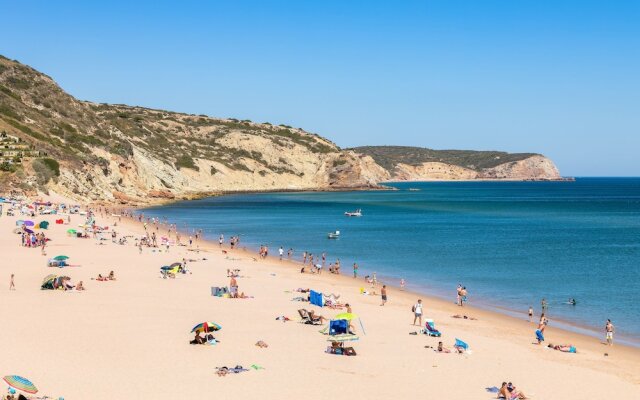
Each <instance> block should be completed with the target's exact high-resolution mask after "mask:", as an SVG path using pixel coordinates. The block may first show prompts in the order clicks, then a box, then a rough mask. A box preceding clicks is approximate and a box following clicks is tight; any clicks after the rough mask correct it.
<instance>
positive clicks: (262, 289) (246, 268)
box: [0, 199, 640, 400]
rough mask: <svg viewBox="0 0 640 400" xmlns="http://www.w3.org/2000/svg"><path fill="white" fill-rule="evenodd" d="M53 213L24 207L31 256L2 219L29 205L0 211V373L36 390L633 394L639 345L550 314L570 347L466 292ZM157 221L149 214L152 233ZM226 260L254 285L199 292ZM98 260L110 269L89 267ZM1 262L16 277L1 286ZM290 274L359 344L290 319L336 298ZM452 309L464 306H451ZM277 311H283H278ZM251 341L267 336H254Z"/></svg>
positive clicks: (120, 394) (105, 393)
mask: <svg viewBox="0 0 640 400" xmlns="http://www.w3.org/2000/svg"><path fill="white" fill-rule="evenodd" d="M53 200H54V201H55V200H56V199H53ZM5 210H6V207H5ZM57 218H59V217H58V216H55V215H50V216H47V215H45V216H36V217H35V218H29V219H33V220H34V221H36V222H39V221H43V220H45V221H49V222H50V226H49V229H48V230H46V231H45V232H46V235H47V236H48V237H50V238H51V239H52V241H51V242H49V245H48V246H47V248H46V252H47V255H46V256H44V255H42V254H41V251H40V249H35V248H25V247H22V246H20V236H19V235H17V234H14V233H12V231H13V230H14V229H15V227H16V225H15V221H16V220H18V219H26V218H24V217H21V216H19V215H16V216H15V217H8V216H6V215H2V217H0V251H1V254H3V255H4V260H3V262H2V264H1V265H0V311H1V313H2V315H3V317H4V324H3V325H4V329H3V332H4V333H3V339H4V340H2V341H0V354H1V355H2V356H1V357H0V373H1V374H2V376H4V375H9V374H16V375H21V376H24V377H26V378H29V379H30V380H31V381H32V382H34V383H35V384H36V386H38V388H39V389H40V392H39V393H38V395H45V394H46V395H48V396H51V397H54V398H57V397H58V396H63V397H64V398H65V399H66V400H69V399H71V400H75V399H113V398H125V399H143V398H149V399H151V398H154V399H180V398H215V397H218V396H222V397H230V398H237V399H252V398H258V397H263V398H276V397H279V398H294V397H301V398H306V399H316V398H317V399H320V398H327V397H338V398H345V397H355V398H369V399H382V398H408V397H414V396H437V397H440V398H447V399H492V398H496V394H494V393H489V392H487V391H486V390H485V388H487V387H492V386H500V383H501V382H502V381H511V382H513V383H514V384H515V385H516V386H517V387H518V388H519V389H521V390H523V391H524V392H525V393H526V394H527V395H528V397H530V398H532V399H602V398H624V399H627V398H628V399H632V398H640V350H639V349H637V348H632V347H627V346H621V345H615V346H613V347H607V346H605V345H604V344H603V343H602V339H603V338H602V339H600V340H598V339H594V338H592V337H588V336H582V335H579V334H576V333H572V332H567V331H563V330H560V329H558V328H555V327H554V326H553V316H551V324H550V325H549V327H548V328H547V330H546V332H545V336H546V344H548V343H554V344H569V343H570V344H572V345H574V346H575V347H577V349H578V352H577V354H568V353H563V352H560V351H554V350H551V349H547V348H546V346H545V345H542V346H539V345H535V344H533V343H534V330H535V327H536V324H532V323H529V322H528V321H524V320H519V319H516V318H512V317H509V316H505V315H501V314H498V313H493V312H489V311H485V310H480V309H477V308H474V307H472V306H466V307H464V308H462V309H461V308H460V307H457V306H456V305H454V304H453V301H451V302H446V301H443V300H440V299H436V298H433V297H430V296H429V294H428V293H420V294H418V293H411V292H404V291H400V290H399V289H398V288H394V287H389V289H388V295H389V301H388V303H387V304H386V305H385V306H384V307H381V306H380V296H367V295H362V294H360V288H361V287H364V288H366V289H367V290H371V288H370V287H369V285H367V284H365V282H364V280H363V279H362V278H359V279H357V280H356V279H353V278H351V277H350V276H347V273H349V272H350V271H349V270H347V271H344V275H342V276H336V275H333V274H328V273H326V272H324V273H323V274H322V275H316V274H301V273H300V265H299V264H298V263H295V262H290V261H279V260H278V259H277V258H275V257H271V258H269V259H267V260H258V261H256V260H254V259H255V258H256V257H257V255H256V254H253V253H248V252H246V251H242V250H233V251H231V250H230V249H229V248H228V247H227V246H225V247H224V250H225V251H226V254H225V253H223V251H221V249H220V248H219V246H218V244H217V243H209V242H204V241H202V240H201V241H200V242H199V243H198V246H199V249H200V251H199V252H196V251H193V249H189V248H188V247H186V246H179V247H176V246H172V247H171V248H170V249H169V251H168V252H167V251H166V249H165V248H161V249H154V248H146V247H145V248H143V251H142V253H140V252H139V250H138V248H137V247H135V246H134V245H133V239H131V240H129V244H127V245H118V244H113V243H111V240H110V238H109V236H108V235H105V236H104V237H105V238H107V240H103V241H98V240H95V239H92V238H88V239H80V238H76V237H71V236H69V235H67V233H66V231H67V229H69V228H76V227H77V226H78V225H79V224H82V223H83V222H84V220H85V217H84V216H81V215H77V214H74V215H71V217H70V218H71V223H70V224H68V225H67V224H64V225H57V224H55V223H54V220H55V219H57ZM64 218H65V220H66V216H65V217H64ZM96 219H97V224H98V225H99V226H109V232H110V231H111V230H113V229H115V230H116V232H117V233H118V237H121V236H126V235H132V236H134V237H140V236H141V235H143V234H144V228H143V227H142V225H141V224H139V223H137V222H134V221H132V220H129V219H127V218H124V217H123V218H122V220H121V222H118V223H117V226H115V227H114V222H115V221H116V220H117V218H115V217H107V216H105V217H101V215H100V214H99V213H98V214H97V215H96ZM165 235H166V227H164V226H161V227H160V230H159V232H158V236H165ZM194 248H195V246H194ZM273 250H275V249H273ZM273 250H272V251H273ZM59 254H64V255H67V256H69V257H70V259H69V263H70V264H71V265H72V266H70V267H66V268H64V269H58V268H49V267H47V266H46V261H47V260H48V259H49V258H50V257H53V256H56V255H59ZM183 258H186V259H193V260H195V261H190V262H188V268H189V270H190V271H191V272H192V273H191V274H179V275H178V276H177V277H176V278H175V279H162V278H161V276H160V273H159V269H160V267H161V266H163V265H169V264H171V263H172V262H176V261H181V260H182V259H183ZM236 268H237V269H240V271H241V272H240V274H241V277H240V278H238V283H239V290H240V291H241V292H244V293H245V294H247V295H249V296H253V297H252V298H248V299H227V298H220V297H213V296H211V287H212V286H228V285H229V278H228V277H227V269H236ZM343 269H344V268H343ZM111 270H113V271H114V272H115V275H116V278H117V280H115V281H107V282H100V281H96V280H92V278H95V277H97V276H98V274H102V275H106V274H108V273H109V271H111ZM12 273H13V274H15V284H16V290H15V291H10V290H9V277H10V275H11V274H12ZM51 273H58V274H64V275H68V276H70V277H71V278H72V280H73V282H74V283H77V282H78V281H81V280H82V281H83V282H84V285H85V287H86V290H85V291H83V292H77V291H61V290H40V285H41V282H42V279H43V278H44V277H45V276H46V275H48V274H51ZM381 283H384V282H381ZM297 288H305V289H306V288H311V289H314V290H317V291H320V292H323V293H325V294H328V293H335V294H339V295H340V301H341V302H342V303H350V304H351V306H352V308H353V312H354V313H356V314H357V315H359V316H360V319H361V321H362V326H363V327H364V329H365V331H363V329H362V327H361V326H360V324H358V323H356V324H355V327H356V333H357V334H358V335H359V337H360V340H359V341H356V342H353V343H352V345H353V347H354V348H355V349H356V351H357V356H355V357H346V356H338V355H331V354H327V353H326V352H325V349H326V347H327V345H328V344H329V343H328V342H327V336H325V335H323V334H321V333H319V330H320V329H321V328H322V326H312V325H305V324H301V323H298V321H299V319H300V318H299V316H298V312H297V310H298V309H299V308H306V309H314V310H315V312H316V313H317V314H320V315H323V316H324V317H326V318H331V317H333V316H334V315H336V314H338V313H340V312H341V311H339V310H332V309H328V308H318V307H315V306H311V305H309V303H303V302H297V301H292V298H294V297H297V296H299V295H300V294H299V293H296V292H295V289H297ZM376 291H377V292H378V293H379V292H380V288H379V287H378V288H376ZM418 298H421V299H422V301H423V304H424V309H425V317H426V318H432V319H434V320H435V322H436V326H437V328H438V329H439V330H440V331H441V332H442V338H441V339H438V338H433V337H427V336H426V335H422V334H418V335H411V334H410V333H411V332H416V331H419V329H420V328H421V327H418V326H413V325H412V322H413V313H412V312H411V306H412V305H413V304H414V303H415V302H416V300H417V299H418ZM452 300H453V299H452ZM454 314H466V315H468V316H471V317H474V318H477V320H470V319H466V320H465V319H455V318H452V315H454ZM279 316H286V317H288V318H290V319H291V321H289V322H282V321H280V320H276V318H277V317H279ZM536 317H537V316H536ZM204 321H213V322H216V323H218V324H220V325H221V326H222V330H220V331H219V332H216V333H215V337H216V338H217V339H218V340H219V341H220V343H218V344H216V345H215V346H195V345H190V344H189V341H190V340H191V339H192V338H193V334H191V333H190V330H191V328H192V327H193V326H194V325H196V324H198V323H200V322H204ZM603 323H604V321H603ZM455 338H460V339H462V340H464V341H465V342H466V343H468V344H469V345H470V348H471V350H472V351H471V353H470V354H443V353H436V352H435V351H434V350H433V349H432V348H429V347H425V346H431V347H436V346H437V343H438V341H439V340H442V341H443V342H444V344H445V346H446V347H449V348H451V347H452V345H453V343H454V341H455ZM259 340H262V341H264V342H266V343H267V344H268V345H269V347H268V348H260V347H258V346H256V345H255V343H256V342H257V341H259ZM605 353H608V356H605ZM236 365H241V366H243V367H245V368H248V369H249V371H247V372H242V373H239V374H230V375H227V376H225V377H218V376H217V375H216V373H215V372H216V367H222V366H227V367H235V366H236ZM251 365H256V366H260V367H263V369H258V370H256V369H253V368H250V366H251Z"/></svg>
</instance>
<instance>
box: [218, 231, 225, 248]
mask: <svg viewBox="0 0 640 400" xmlns="http://www.w3.org/2000/svg"><path fill="white" fill-rule="evenodd" d="M223 243H224V235H223V234H220V238H219V239H218V244H219V245H220V247H222V244H223Z"/></svg>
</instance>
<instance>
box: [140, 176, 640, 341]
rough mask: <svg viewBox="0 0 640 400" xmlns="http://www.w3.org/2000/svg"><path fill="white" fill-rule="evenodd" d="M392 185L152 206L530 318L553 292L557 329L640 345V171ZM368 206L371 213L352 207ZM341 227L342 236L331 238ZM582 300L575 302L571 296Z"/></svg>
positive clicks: (190, 225) (182, 221)
mask: <svg viewBox="0 0 640 400" xmlns="http://www.w3.org/2000/svg"><path fill="white" fill-rule="evenodd" d="M390 186H393V187H395V188H397V189H398V190H394V191H352V192H295V193H262V194H236V195H227V196H220V197H211V198H206V199H201V200H195V201H184V202H178V203H175V204H172V205H168V206H162V207H153V208H149V209H146V210H143V211H142V212H143V213H144V214H145V216H151V217H153V216H155V217H160V218H164V217H166V218H168V219H169V220H170V221H172V222H175V223H177V224H178V227H179V229H182V230H189V231H190V230H193V229H202V230H203V232H204V235H205V237H206V238H208V239H213V240H216V239H217V238H218V236H219V235H220V234H221V233H223V234H224V235H225V239H227V240H228V238H229V237H230V236H232V235H240V238H241V246H246V247H248V248H255V249H256V250H257V248H258V246H260V245H261V244H265V245H268V246H269V249H270V254H272V255H276V254H277V250H278V247H280V246H283V247H284V249H285V252H286V251H287V250H288V249H289V248H293V249H294V258H295V259H298V260H300V259H301V256H302V252H303V251H308V252H311V253H314V254H320V253H322V252H326V254H327V264H328V263H329V262H333V261H335V260H336V259H338V258H339V259H340V261H341V265H342V271H343V273H345V274H351V273H352V269H351V265H352V264H353V263H354V262H357V263H358V265H359V267H360V269H359V276H361V277H363V276H365V275H367V274H371V273H373V272H376V273H377V276H378V281H382V282H385V283H388V284H391V285H396V286H397V285H399V282H400V279H405V281H406V282H407V288H408V289H411V290H416V291H421V292H425V293H427V294H431V295H435V296H439V297H443V298H446V299H450V300H451V301H452V302H453V301H454V300H455V291H456V286H457V284H459V283H460V284H462V285H464V286H466V287H467V289H468V292H469V303H470V304H473V305H476V306H479V307H483V308H488V309H492V310H495V311H500V312H503V313H507V314H510V315H514V316H520V317H522V318H524V317H525V314H526V311H527V309H528V307H529V306H533V307H534V309H535V311H536V315H539V313H540V301H541V299H542V298H546V299H547V301H548V303H549V310H548V314H549V317H550V319H551V326H553V325H556V326H561V327H563V328H568V329H573V330H575V331H579V332H582V333H587V334H592V335H597V336H600V337H601V336H602V331H603V330H604V324H605V321H606V319H607V318H610V319H611V320H612V321H613V323H614V325H615V326H616V331H617V333H618V334H617V338H619V339H621V340H622V341H624V342H625V343H627V344H631V345H635V346H640V306H639V304H640V286H639V285H638V282H639V278H640V178H577V179H576V180H575V181H573V182H571V181H563V182H420V183H416V182H412V183H393V184H390ZM409 188H412V189H418V190H409ZM357 208H361V209H362V213H363V216H362V217H346V216H344V212H345V211H351V210H354V209H357ZM336 230H339V231H340V233H341V234H340V238H339V239H337V240H332V239H328V238H327V233H328V232H333V231H336ZM569 298H575V299H576V301H577V304H576V305H575V306H572V305H569V304H566V302H567V300H568V299H569Z"/></svg>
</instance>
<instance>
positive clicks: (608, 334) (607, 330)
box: [604, 319, 615, 346]
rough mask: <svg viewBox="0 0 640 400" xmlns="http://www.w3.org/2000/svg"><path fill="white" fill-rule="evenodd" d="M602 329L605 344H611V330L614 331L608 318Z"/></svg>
mask: <svg viewBox="0 0 640 400" xmlns="http://www.w3.org/2000/svg"><path fill="white" fill-rule="evenodd" d="M604 330H605V334H606V341H607V345H609V346H613V332H614V331H615V328H614V326H613V324H612V323H611V320H610V319H608V320H607V324H606V325H605V327H604Z"/></svg>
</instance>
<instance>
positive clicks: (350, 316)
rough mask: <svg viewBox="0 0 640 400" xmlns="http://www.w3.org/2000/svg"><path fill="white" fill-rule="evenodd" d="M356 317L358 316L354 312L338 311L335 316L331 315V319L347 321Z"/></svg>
mask: <svg viewBox="0 0 640 400" xmlns="http://www.w3.org/2000/svg"><path fill="white" fill-rule="evenodd" d="M356 318H358V316H357V315H356V314H354V313H348V312H344V313H340V314H338V315H336V316H335V317H333V319H346V320H347V321H351V320H352V319H356Z"/></svg>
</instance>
